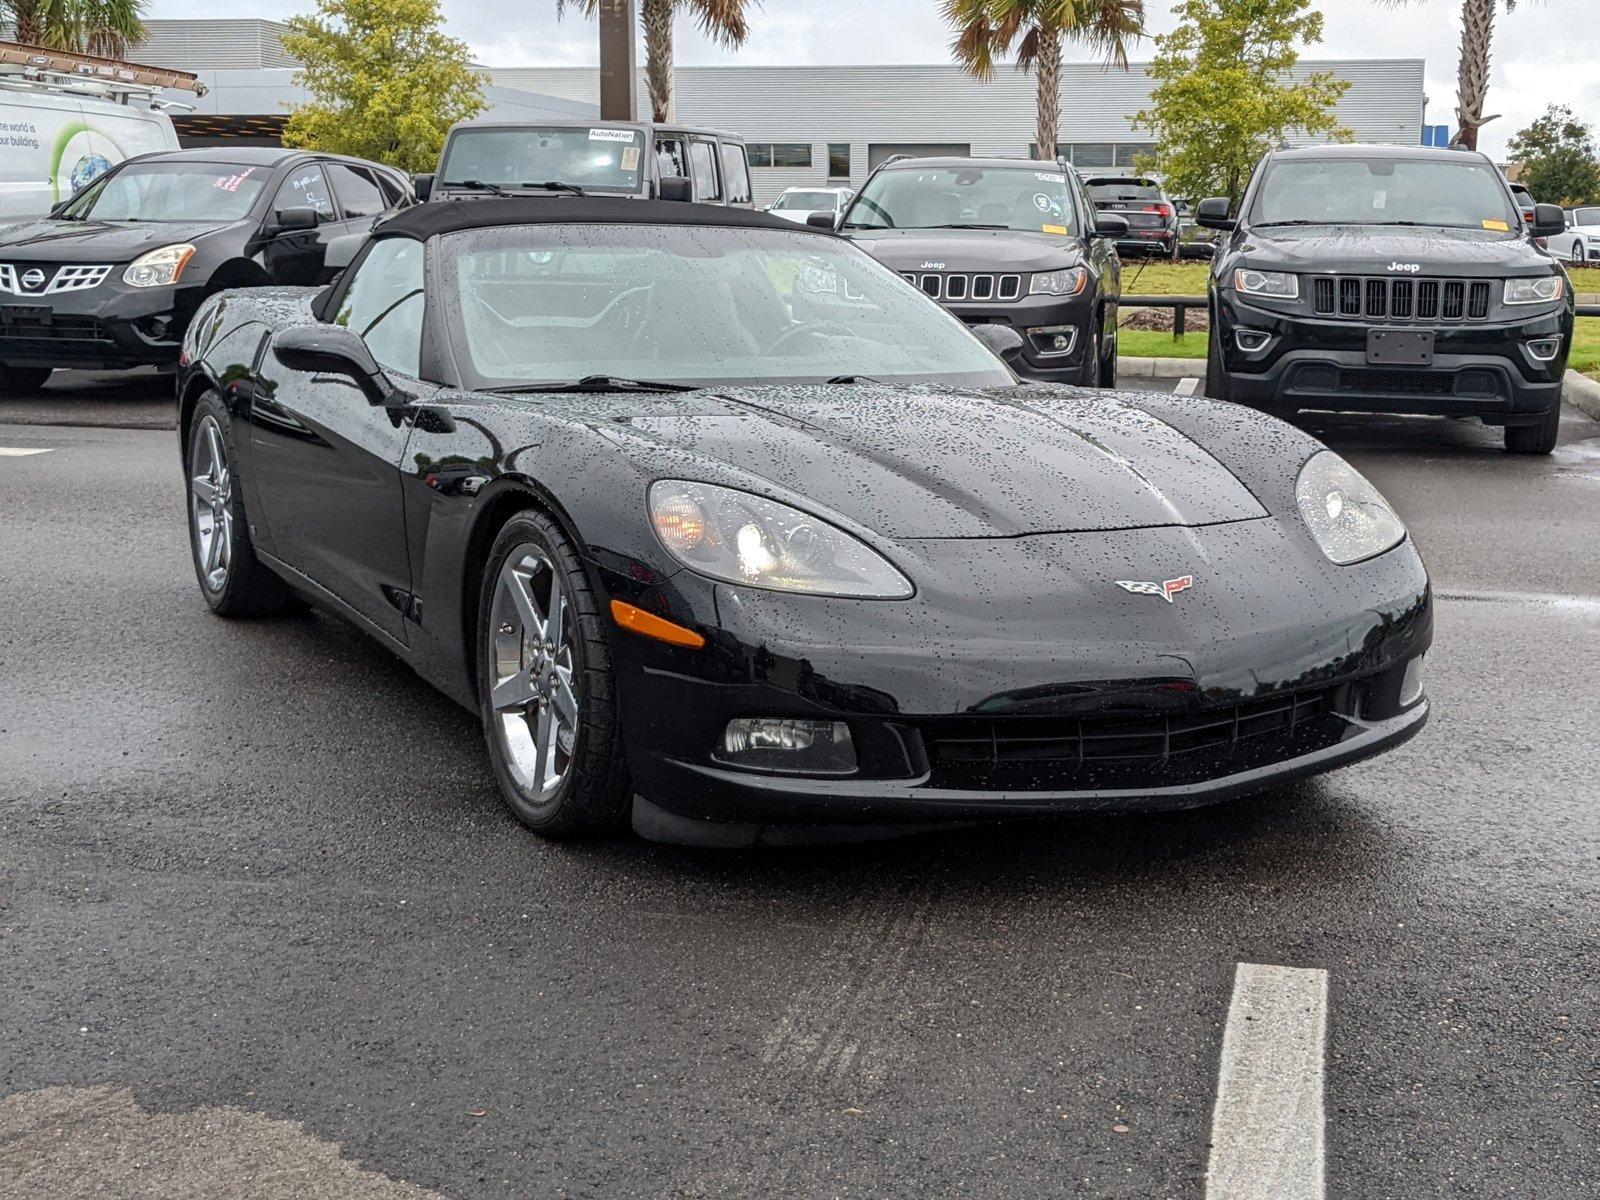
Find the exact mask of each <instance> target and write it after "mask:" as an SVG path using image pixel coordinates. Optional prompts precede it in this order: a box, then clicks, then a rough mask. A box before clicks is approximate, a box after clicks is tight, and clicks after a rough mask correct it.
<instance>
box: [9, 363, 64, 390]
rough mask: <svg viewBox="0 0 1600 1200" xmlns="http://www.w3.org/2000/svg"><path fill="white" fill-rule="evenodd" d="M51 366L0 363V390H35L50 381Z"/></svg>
mask: <svg viewBox="0 0 1600 1200" xmlns="http://www.w3.org/2000/svg"><path fill="white" fill-rule="evenodd" d="M53 371H54V368H53V367H12V366H7V365H6V364H5V363H0V392H37V391H38V390H39V389H40V388H42V387H43V386H44V385H45V384H46V383H48V382H49V381H50V376H51V374H52V373H53Z"/></svg>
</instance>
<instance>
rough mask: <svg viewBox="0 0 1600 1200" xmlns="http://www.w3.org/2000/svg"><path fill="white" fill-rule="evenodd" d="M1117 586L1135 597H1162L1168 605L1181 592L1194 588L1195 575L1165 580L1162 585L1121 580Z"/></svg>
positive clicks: (1135, 580) (1134, 580) (1136, 580)
mask: <svg viewBox="0 0 1600 1200" xmlns="http://www.w3.org/2000/svg"><path fill="white" fill-rule="evenodd" d="M1117 586H1118V587H1119V588H1121V589H1122V590H1123V591H1125V592H1132V593H1133V594H1134V595H1135V596H1160V597H1161V598H1162V599H1163V600H1165V601H1166V602H1167V603H1168V604H1171V603H1172V598H1173V597H1174V596H1176V595H1177V594H1178V593H1179V592H1186V591H1188V590H1189V589H1190V588H1192V587H1193V586H1194V576H1193V575H1180V576H1178V578H1176V579H1164V580H1162V581H1161V582H1160V583H1145V582H1144V581H1142V580H1138V579H1119V580H1117Z"/></svg>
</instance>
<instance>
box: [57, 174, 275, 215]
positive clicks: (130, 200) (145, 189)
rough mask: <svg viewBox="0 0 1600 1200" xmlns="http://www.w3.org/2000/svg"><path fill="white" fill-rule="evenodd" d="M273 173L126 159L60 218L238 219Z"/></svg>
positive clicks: (75, 200) (68, 208) (77, 199)
mask: <svg viewBox="0 0 1600 1200" xmlns="http://www.w3.org/2000/svg"><path fill="white" fill-rule="evenodd" d="M271 177H272V168H271V167H263V166H260V165H257V166H248V165H245V164H243V163H229V162H196V161H195V160H194V159H182V160H177V161H173V160H167V161H162V160H160V159H156V160H154V161H151V162H132V163H125V164H123V165H122V166H121V167H120V168H118V169H117V170H116V171H114V172H112V173H111V174H109V175H107V176H105V177H104V178H102V179H100V180H99V181H98V182H96V183H92V184H90V185H89V186H88V187H87V188H85V189H84V190H83V191H81V192H79V193H78V195H77V198H76V199H74V200H73V201H72V202H71V203H70V204H68V205H67V207H66V208H64V209H62V210H61V216H62V217H63V218H65V219H66V220H69V221H87V220H95V221H216V222H218V223H219V224H220V223H223V222H227V221H238V220H241V219H242V218H243V217H244V216H245V215H246V214H248V213H249V211H250V208H251V206H252V205H253V204H255V202H256V197H257V196H258V195H260V194H261V189H262V188H263V187H265V186H266V183H267V180H268V179H270V178H271Z"/></svg>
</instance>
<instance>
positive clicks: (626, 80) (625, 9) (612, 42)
mask: <svg viewBox="0 0 1600 1200" xmlns="http://www.w3.org/2000/svg"><path fill="white" fill-rule="evenodd" d="M599 8H600V119H601V120H602V121H632V120H633V119H634V118H635V117H636V116H637V115H638V107H637V104H636V102H635V100H634V88H635V84H634V52H633V30H634V11H633V0H600V4H599Z"/></svg>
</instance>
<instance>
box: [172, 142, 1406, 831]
mask: <svg viewBox="0 0 1600 1200" xmlns="http://www.w3.org/2000/svg"><path fill="white" fill-rule="evenodd" d="M962 169H963V170H965V169H967V168H962ZM984 169H985V170H987V169H988V168H984ZM1041 182H1043V181H1041ZM974 186H976V185H974ZM1041 191H1043V189H1041ZM985 194H986V195H990V196H995V195H999V194H1000V193H999V191H998V190H993V191H991V190H989V189H988V188H986V189H985ZM1045 194H1047V195H1050V196H1052V197H1054V196H1055V195H1056V193H1053V192H1051V193H1045ZM880 197H881V198H882V199H886V200H892V199H893V198H892V197H891V196H889V195H888V194H887V193H880ZM984 202H985V203H995V202H996V201H994V200H992V199H991V200H985V201H984ZM898 207H899V206H898V202H897V201H896V202H893V203H891V204H888V205H885V209H886V210H887V211H891V212H892V211H897V210H898ZM1057 215H1061V214H1057ZM980 333H981V334H982V336H983V338H986V339H988V342H987V343H986V342H985V341H983V340H982V339H981V338H980V337H978V336H976V335H977V334H980ZM1017 341H1018V338H1017V335H1016V334H1015V333H1014V332H1012V331H1011V330H1009V329H1004V328H998V327H993V326H984V327H980V328H979V329H976V330H968V329H967V328H965V327H963V325H962V324H961V323H960V322H958V321H956V320H954V319H952V318H951V317H950V316H949V315H948V314H947V313H945V312H942V311H940V309H939V307H938V306H937V305H935V304H933V303H931V302H930V301H929V300H928V299H927V298H925V297H924V296H922V295H919V294H918V292H917V291H916V290H915V289H913V288H910V287H907V286H906V285H905V284H904V282H902V281H901V280H900V279H898V278H897V277H896V276H895V275H893V274H892V273H891V272H889V271H886V270H885V269H884V268H883V267H882V266H881V265H879V264H878V263H875V262H873V261H872V260H871V259H870V258H868V257H867V256H866V255H865V254H863V253H861V251H860V250H859V249H858V248H857V247H855V246H852V245H851V244H850V243H849V242H847V241H845V240H843V239H841V238H838V237H835V236H834V235H833V234H831V233H829V232H825V231H822V230H819V229H814V228H802V227H796V226H795V225H793V224H791V223H789V222H786V221H783V220H782V219H780V218H778V217H774V216H772V215H770V214H767V213H756V212H741V211H738V210H735V209H729V208H726V207H718V208H708V207H705V206H701V205H691V204H662V203H658V202H653V201H648V200H641V201H631V200H619V199H617V198H614V197H609V198H607V197H577V198H573V199H570V200H566V201H563V202H561V203H559V204H557V203H550V202H548V201H531V200H527V199H517V200H492V199H491V200H484V201H481V202H475V203H471V204H453V205H442V204H423V205H417V206H415V207H413V208H411V209H408V210H407V211H406V212H404V213H401V214H399V215H398V216H396V217H394V218H393V219H391V220H389V221H387V222H385V223H384V224H383V225H381V226H379V227H378V229H377V230H376V231H375V232H374V234H373V236H372V238H371V239H370V241H368V243H367V244H366V246H365V248H364V250H363V252H362V254H361V255H360V257H359V258H357V259H356V261H355V262H354V263H353V264H352V265H351V267H350V268H349V270H348V271H346V272H345V273H344V274H343V275H342V276H341V277H340V279H339V281H338V282H337V283H336V284H334V285H333V286H332V287H330V288H328V289H325V290H324V291H322V292H321V293H313V292H311V291H309V290H298V291H289V290H277V291H259V290H258V291H236V292H227V293H224V294H223V295H221V296H219V297H217V298H215V299H214V300H212V301H211V302H210V304H209V305H208V307H207V308H206V309H205V310H204V311H203V312H202V316H201V319H200V320H198V321H196V322H195V325H194V333H193V334H192V336H191V338H190V341H189V343H188V345H187V347H186V355H185V361H186V364H187V365H186V366H185V368H184V370H183V374H182V376H181V379H180V392H179V395H180V397H181V404H180V429H181V430H182V433H181V435H180V444H181V454H182V469H183V475H184V485H185V489H186V491H185V495H186V503H185V507H186V509H187V517H188V528H189V537H190V544H191V548H192V551H193V557H194V564H195V574H196V580H197V586H198V590H199V592H200V594H201V596H202V597H203V598H204V601H205V603H206V604H208V605H209V606H210V607H211V608H212V609H213V610H215V611H216V612H218V613H220V614H223V615H226V616H246V615H251V614H258V613H264V612H270V611H272V610H273V609H275V608H277V607H278V606H280V605H282V604H283V603H284V601H285V600H286V598H288V597H289V596H290V595H291V594H297V595H300V596H303V597H306V598H309V599H311V600H313V601H314V602H316V603H318V604H321V605H324V606H326V607H329V608H331V609H333V610H334V611H336V612H338V613H340V614H342V615H343V616H345V617H346V618H347V619H349V620H350V621H353V622H354V623H355V624H356V625H357V626H359V627H360V628H362V629H364V630H366V631H367V632H368V633H370V634H371V635H372V636H373V637H375V638H376V639H377V640H378V641H379V642H380V643H381V644H382V645H383V646H384V647H386V648H387V649H388V650H390V651H392V652H393V653H395V654H397V655H399V656H400V657H401V658H403V659H404V660H405V661H406V662H408V663H410V664H411V665H412V666H413V667H414V668H415V669H416V670H417V671H418V672H419V673H421V674H422V676H423V677H424V678H426V679H427V680H429V681H430V682H431V683H433V684H435V685H436V686H438V687H439V688H440V689H442V690H443V691H445V692H446V693H447V694H449V695H450V696H452V697H453V698H455V699H456V700H457V701H459V702H460V703H461V704H463V705H464V706H466V707H467V708H468V709H470V710H471V711H473V712H474V713H476V714H477V715H478V716H479V718H480V719H481V721H482V724H483V729H484V734H485V740H486V742H487V747H488V757H489V762H490V765H491V768H492V772H493V776H494V778H495V780H496V781H497V783H498V785H499V788H500V791H501V792H502V794H503V795H504V797H505V799H506V801H507V802H508V804H509V806H510V807H511V809H512V811H513V812H514V813H515V814H516V815H517V816H518V817H519V818H520V819H521V820H522V821H523V822H524V823H526V824H527V825H528V826H530V827H531V828H533V829H534V830H536V831H538V832H540V833H543V834H547V835H573V834H579V833H594V832H599V831H605V830H609V829H612V828H615V827H618V826H622V825H625V824H626V823H627V822H628V821H629V820H630V819H631V822H632V825H633V828H634V829H635V830H637V831H638V832H640V833H641V834H644V835H645V836H648V837H652V838H657V839H661V840H667V841H680V842H691V843H698V844H702V845H724V846H726V845H749V844H753V843H758V842H760V843H769V844H770V843H773V842H784V841H796V840H806V839H814V838H816V837H817V836H818V835H819V830H820V831H821V832H823V833H827V832H829V827H833V831H835V832H836V831H837V829H838V827H841V826H843V827H846V828H853V829H854V830H855V831H857V832H858V833H861V832H871V831H872V830H874V829H880V830H881V829H884V828H885V827H891V826H895V825H899V824H903V823H911V824H915V825H921V826H927V825H930V824H937V823H939V822H953V821H972V820H981V821H994V820H998V819H1002V818H1007V817H1015V818H1024V817H1038V816H1040V815H1041V814H1044V813H1049V812H1060V811H1065V810H1072V809H1092V810H1096V811H1099V810H1105V809H1113V808H1115V809H1147V808H1173V807H1186V806H1191V805H1196V804H1204V803H1208V802H1215V801H1219V800H1224V799H1227V798H1229V797H1232V796H1237V795H1240V794H1244V793H1247V792H1252V791H1256V790H1260V789H1263V788H1269V787H1273V786H1277V785H1279V784H1282V783H1284V782H1286V781H1288V780H1292V779H1298V778H1301V777H1303V776H1306V775H1310V774H1313V773H1316V772H1319V771H1325V770H1328V769H1330V768H1332V767H1336V766H1340V765H1342V764H1345V763H1350V762H1355V761H1357V760H1359V759H1364V758H1367V757H1369V756H1371V755H1374V754H1377V753H1379V752H1381V751H1383V750H1386V749H1388V748H1389V747H1391V746H1394V745H1396V744H1398V743H1400V742H1402V741H1404V740H1405V739H1407V738H1409V737H1411V736H1412V735H1413V734H1414V733H1416V732H1417V730H1418V729H1420V728H1421V727H1422V726H1423V724H1424V722H1425V721H1426V720H1427V718H1428V711H1429V709H1428V701H1427V699H1426V698H1425V695H1424V692H1423V685H1422V663H1423V654H1424V652H1425V651H1426V650H1427V649H1428V645H1429V641H1430V639H1431V635H1432V614H1431V603H1432V601H1431V593H1430V589H1429V584H1428V576H1427V573H1426V571H1425V570H1424V569H1423V565H1422V561H1421V559H1420V558H1419V557H1418V555H1417V553H1416V550H1415V549H1414V548H1413V546H1412V545H1411V543H1410V540H1409V539H1408V537H1407V535H1406V530H1405V527H1404V525H1402V524H1401V522H1400V519H1399V518H1398V517H1397V516H1396V515H1395V513H1394V511H1393V510H1392V509H1391V508H1390V507H1389V506H1388V505H1387V504H1386V503H1385V502H1384V500H1383V497H1382V496H1381V495H1379V494H1378V492H1377V491H1376V490H1375V489H1374V488H1373V487H1372V485H1371V484H1370V483H1368V482H1367V481H1366V480H1365V479H1363V478H1362V477H1361V476H1360V475H1359V474H1358V473H1357V472H1356V471H1355V470H1354V469H1353V468H1352V467H1351V466H1350V465H1349V464H1348V463H1346V462H1345V461H1344V460H1343V459H1341V458H1340V457H1339V456H1338V455H1336V454H1334V453H1332V452H1331V451H1329V450H1328V449H1327V448H1326V447H1324V446H1323V445H1322V444H1321V443H1319V442H1318V441H1316V440H1315V439H1314V438H1312V437H1310V436H1309V435H1307V434H1304V433H1301V432H1299V431H1298V430H1295V429H1291V428H1289V427H1288V426H1285V425H1282V424H1280V423H1278V422H1274V421H1271V420H1269V419H1267V418H1264V417H1260V416H1257V415H1255V414H1251V413H1239V412H1228V411H1226V410H1223V409H1222V406H1220V405H1216V404H1212V403H1209V402H1207V401H1205V400H1197V399H1194V398H1191V397H1174V396H1161V395H1152V394H1149V393H1143V394H1138V395H1131V394H1130V395H1118V396H1100V397H1091V396H1086V395H1084V394H1082V393H1080V392H1076V391H1071V390H1067V389H1059V388H1053V387H1047V386H1038V385H1027V386H1018V383H1017V380H1016V379H1015V377H1014V376H1013V375H1012V374H1011V373H1010V372H1009V371H1008V370H1007V369H1006V367H1005V365H1004V363H1003V362H1002V361H1001V359H999V358H997V357H996V356H995V355H994V354H993V353H991V352H990V350H989V349H987V348H986V345H993V346H997V347H1002V348H1004V347H1007V346H1009V347H1015V346H1016V344H1017ZM229 384H235V385H237V386H233V387H229V386H228V385H229ZM422 547H426V553H425V554H424V553H421V552H420V548H422ZM267 632H270V631H267ZM251 641H252V643H255V648H253V649H252V650H251V653H252V654H257V653H259V639H258V638H252V639H251ZM361 719H362V718H358V717H356V716H352V724H351V730H352V732H354V731H355V730H356V729H357V728H358V727H359V724H360V720H361ZM385 802H386V803H392V804H404V803H406V798H405V797H403V796H398V797H389V798H387V799H386V800H385Z"/></svg>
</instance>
